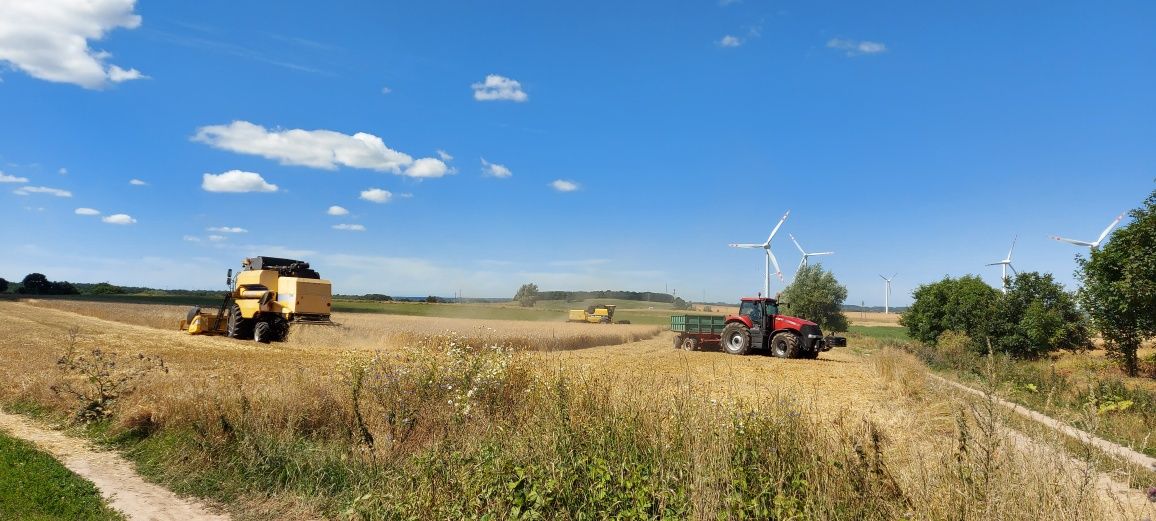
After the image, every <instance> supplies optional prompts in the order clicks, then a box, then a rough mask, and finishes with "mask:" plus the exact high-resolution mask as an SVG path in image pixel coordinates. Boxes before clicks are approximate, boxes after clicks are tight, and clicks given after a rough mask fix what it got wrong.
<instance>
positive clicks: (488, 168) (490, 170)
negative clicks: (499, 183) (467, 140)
mask: <svg viewBox="0 0 1156 521" xmlns="http://www.w3.org/2000/svg"><path fill="white" fill-rule="evenodd" d="M482 175H485V176H489V177H497V178H498V179H505V178H507V177H510V176H512V175H514V173H513V172H511V171H510V169H509V168H506V165H499V164H497V163H491V162H489V161H486V158H484V157H483V158H482Z"/></svg>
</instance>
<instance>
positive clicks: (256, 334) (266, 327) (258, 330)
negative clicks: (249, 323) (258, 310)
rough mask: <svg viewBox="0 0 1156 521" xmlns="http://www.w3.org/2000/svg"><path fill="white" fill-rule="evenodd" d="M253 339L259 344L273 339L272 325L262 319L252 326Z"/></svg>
mask: <svg viewBox="0 0 1156 521" xmlns="http://www.w3.org/2000/svg"><path fill="white" fill-rule="evenodd" d="M253 340H256V341H257V342H258V343H261V344H268V343H269V342H272V341H273V325H272V324H270V323H269V322H266V321H264V320H262V321H260V322H257V324H256V325H254V326H253Z"/></svg>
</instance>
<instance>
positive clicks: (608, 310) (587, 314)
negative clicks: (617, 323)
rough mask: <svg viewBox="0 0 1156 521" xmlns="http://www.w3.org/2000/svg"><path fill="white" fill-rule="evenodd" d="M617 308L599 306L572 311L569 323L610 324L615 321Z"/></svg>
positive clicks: (611, 305) (610, 305)
mask: <svg viewBox="0 0 1156 521" xmlns="http://www.w3.org/2000/svg"><path fill="white" fill-rule="evenodd" d="M615 307H617V306H615V305H613V304H598V305H594V306H590V307H588V308H586V309H571V310H570V318H569V321H570V322H589V323H591V324H609V323H611V322H613V321H614V308H615Z"/></svg>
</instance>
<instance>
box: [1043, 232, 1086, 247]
mask: <svg viewBox="0 0 1156 521" xmlns="http://www.w3.org/2000/svg"><path fill="white" fill-rule="evenodd" d="M1052 238H1053V239H1055V240H1057V241H1060V242H1067V243H1071V244H1075V245H1076V246H1087V247H1089V248H1091V247H1092V246H1093V245H1092V243H1090V242H1084V241H1077V240H1075V239H1065V238H1063V237H1056V236H1055V235H1053V236H1052Z"/></svg>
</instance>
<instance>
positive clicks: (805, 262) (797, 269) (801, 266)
mask: <svg viewBox="0 0 1156 521" xmlns="http://www.w3.org/2000/svg"><path fill="white" fill-rule="evenodd" d="M806 265H807V256H806V255H803V258H802V259H799V267H798V268H795V277H796V278H798V277H799V270H802V269H803V266H806Z"/></svg>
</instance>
